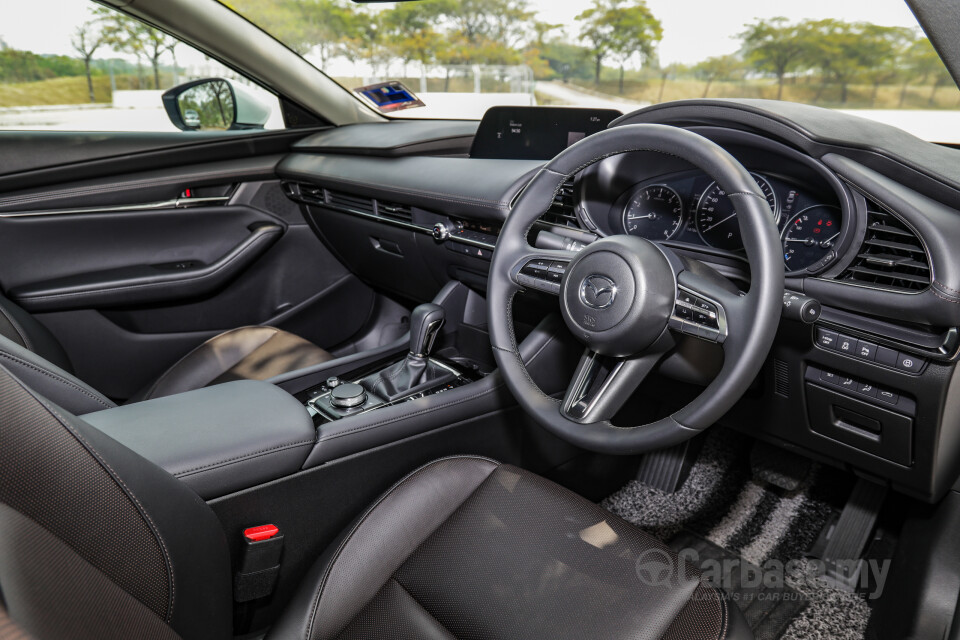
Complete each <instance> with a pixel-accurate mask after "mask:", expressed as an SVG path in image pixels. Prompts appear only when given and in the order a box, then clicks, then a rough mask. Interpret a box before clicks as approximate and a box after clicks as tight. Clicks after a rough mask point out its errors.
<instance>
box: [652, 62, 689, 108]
mask: <svg viewBox="0 0 960 640" xmlns="http://www.w3.org/2000/svg"><path fill="white" fill-rule="evenodd" d="M684 68H685V67H684V66H683V65H682V64H679V63H677V62H674V63H672V64H668V65H667V66H665V67H661V66H660V65H659V64H658V65H657V75H658V76H660V89H659V90H658V91H657V102H663V90H664V89H665V88H666V86H667V80H670V79H671V78H675V77H677V75H679V74H680V72H682V71H683V70H684Z"/></svg>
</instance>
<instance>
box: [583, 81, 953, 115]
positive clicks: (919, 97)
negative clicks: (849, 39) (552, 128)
mask: <svg viewBox="0 0 960 640" xmlns="http://www.w3.org/2000/svg"><path fill="white" fill-rule="evenodd" d="M577 84H578V86H582V87H584V88H585V89H589V90H592V91H600V92H602V93H606V94H609V95H612V96H621V97H623V98H627V99H629V100H634V101H636V102H661V101H662V102H668V101H670V100H681V99H685V98H702V97H703V94H704V90H705V89H706V87H707V83H706V82H702V81H699V80H686V79H684V80H667V82H666V84H665V85H664V87H663V95H662V98H661V97H660V80H659V79H652V80H649V81H641V80H627V81H626V82H625V83H624V92H623V94H620V91H619V86H618V83H617V81H616V80H601V82H600V84H599V85H595V84H593V83H589V82H582V81H581V82H578V83H577ZM901 90H902V87H900V86H899V85H896V86H895V85H882V86H880V87H879V88H878V89H877V92H876V97H875V98H874V88H873V87H872V86H870V85H849V86H848V87H847V102H846V103H842V102H841V100H840V95H841V92H840V86H839V85H834V84H828V85H826V86H824V87H821V85H820V83H819V82H818V81H816V80H813V79H811V80H809V81H803V80H800V81H797V82H788V83H787V84H785V85H784V87H783V99H784V100H789V101H790V102H803V103H806V104H816V105H820V106H823V107H834V108H837V107H843V108H845V109H900V108H902V109H958V108H960V92H958V91H957V89H956V88H955V87H953V86H946V85H944V86H942V87H940V88H939V89H937V91H936V92H935V93H934V92H933V87H932V86H920V85H917V86H909V87H907V91H906V94H905V96H904V100H903V104H902V105H901V104H900V93H901ZM931 94H933V96H934V100H933V102H932V103H931V102H930V96H931ZM707 97H709V98H768V99H776V97H777V85H776V82H773V81H766V80H749V81H745V82H714V83H712V84H711V85H710V90H709V93H708V94H707Z"/></svg>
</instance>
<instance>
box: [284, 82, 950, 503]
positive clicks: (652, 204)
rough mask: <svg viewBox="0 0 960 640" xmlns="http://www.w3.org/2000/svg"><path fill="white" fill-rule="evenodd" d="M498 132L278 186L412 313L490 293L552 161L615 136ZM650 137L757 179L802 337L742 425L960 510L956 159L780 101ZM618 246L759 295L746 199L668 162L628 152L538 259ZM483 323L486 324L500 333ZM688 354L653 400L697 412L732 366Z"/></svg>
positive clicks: (590, 174) (288, 176)
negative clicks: (523, 202) (678, 143)
mask: <svg viewBox="0 0 960 640" xmlns="http://www.w3.org/2000/svg"><path fill="white" fill-rule="evenodd" d="M496 115H497V117H496V118H491V119H490V120H489V121H488V122H487V123H486V124H487V125H488V126H487V127H486V128H484V126H483V124H481V125H480V127H479V129H482V131H481V130H478V128H477V125H476V124H474V125H470V124H469V123H443V124H439V123H436V122H423V123H417V122H412V121H411V122H402V123H392V124H388V125H379V124H378V125H358V126H356V127H354V128H352V130H343V129H341V130H333V131H329V132H322V133H318V134H314V135H313V136H311V137H309V138H307V139H305V140H303V141H302V142H300V143H298V144H297V146H296V148H295V150H294V152H293V153H291V154H289V155H288V156H287V157H285V158H284V159H283V160H282V162H281V163H280V164H279V165H278V169H277V172H278V174H279V175H280V177H281V179H283V180H284V181H285V185H286V188H287V192H288V195H290V197H292V198H293V199H295V200H296V201H298V202H299V203H301V205H303V206H304V207H305V210H306V215H307V216H308V222H310V224H311V225H312V226H313V227H314V229H315V231H316V232H317V233H318V234H319V235H320V237H321V238H322V239H323V240H324V241H325V242H328V243H329V245H330V246H331V247H334V248H336V249H337V251H338V255H340V256H341V257H342V259H343V261H344V263H345V264H347V265H348V266H350V268H351V269H352V270H354V271H355V272H356V273H357V274H358V275H359V276H360V277H362V278H363V279H364V280H366V281H368V282H370V283H374V284H375V285H376V286H378V287H380V288H382V289H384V290H385V291H390V292H394V293H396V294H397V295H398V296H401V297H404V298H407V299H413V300H423V299H430V297H431V296H433V295H434V294H435V293H436V291H437V290H439V288H440V287H442V286H444V284H445V283H446V282H447V281H448V280H449V279H451V278H455V279H457V280H458V281H460V282H463V283H465V284H467V285H468V286H470V287H472V288H475V289H476V290H477V291H484V290H485V287H486V281H487V274H488V270H489V264H490V263H489V261H490V258H491V256H492V255H493V253H494V252H495V251H496V245H497V240H498V234H499V231H500V229H501V225H502V224H503V222H504V220H506V219H507V217H508V216H509V215H510V212H511V209H512V208H513V205H514V203H515V202H516V201H517V199H518V198H519V197H521V193H522V192H523V190H524V188H525V187H526V185H527V184H529V182H530V180H531V178H532V177H533V176H534V175H535V174H536V173H537V172H538V171H540V170H541V169H542V167H543V163H544V160H543V159H542V158H544V157H546V156H547V155H549V154H550V153H554V152H557V151H559V150H561V149H563V148H565V147H566V146H567V145H569V144H570V143H572V142H574V141H575V140H577V139H579V138H580V137H581V136H582V135H588V134H589V132H590V131H591V127H596V126H600V123H602V122H603V121H604V120H605V119H606V118H607V117H611V116H612V114H598V113H593V114H590V113H576V114H574V113H570V112H567V111H556V112H553V111H550V112H548V113H547V115H549V116H550V117H549V118H548V119H546V120H544V119H543V118H542V115H543V112H541V111H537V112H533V111H529V112H517V111H514V112H505V113H499V114H496ZM631 124H657V125H670V126H677V127H682V128H685V129H687V130H689V131H692V132H695V133H698V134H700V135H702V136H704V137H707V138H709V139H710V140H712V141H713V142H715V143H716V144H718V145H720V146H721V147H722V148H723V149H725V150H726V151H727V152H729V153H730V154H731V155H732V156H733V157H734V158H735V159H736V160H737V161H738V162H740V163H741V164H742V165H743V166H744V167H745V168H746V169H747V170H748V171H749V172H750V173H751V174H752V175H753V177H754V179H755V180H756V181H757V184H758V187H759V189H760V191H761V193H762V194H763V196H764V197H765V199H766V201H767V204H768V206H769V209H770V216H771V218H772V220H773V221H774V222H775V223H776V225H777V229H778V232H779V236H780V241H781V247H782V249H783V254H782V255H783V261H784V269H785V273H786V276H787V277H786V281H785V284H786V288H787V295H785V298H784V309H785V311H784V313H785V316H784V320H783V321H782V322H781V324H780V327H779V330H778V334H777V339H776V341H775V343H774V347H773V349H772V351H771V354H770V357H769V361H768V365H767V367H766V369H765V370H764V373H763V374H762V375H761V376H759V378H758V380H757V384H756V387H755V389H754V390H753V391H752V392H751V394H749V395H748V396H747V397H745V398H744V399H743V400H741V403H740V405H738V407H737V408H736V409H735V410H734V411H732V412H731V413H730V414H729V415H728V416H726V417H725V418H724V420H723V421H722V422H724V424H726V425H728V426H731V427H734V428H737V429H741V430H744V431H748V432H749V433H751V434H753V435H757V436H762V437H763V438H766V439H769V440H771V441H774V442H779V443H786V444H788V445H790V446H791V447H794V448H795V449H797V450H800V451H805V452H808V453H811V454H814V455H815V456H817V457H820V458H823V459H826V460H830V461H833V462H836V463H839V464H842V465H847V466H849V467H852V468H854V469H857V470H859V471H860V472H863V473H865V474H869V475H871V476H873V477H879V478H884V479H886V480H887V481H888V482H890V483H891V485H892V486H893V487H895V488H897V489H898V490H900V491H903V492H906V493H908V494H910V495H913V496H916V497H918V498H921V499H925V500H930V499H936V498H937V497H938V496H942V495H943V492H944V491H946V490H948V489H949V487H950V486H952V483H953V481H954V480H955V478H956V477H957V476H958V474H960V440H958V439H957V438H956V425H957V424H958V421H960V409H958V407H960V403H958V402H957V393H958V391H957V389H960V386H958V385H960V376H958V375H957V372H958V371H960V369H958V367H957V361H958V359H960V256H958V254H957V251H956V247H957V246H960V162H957V153H958V152H957V151H956V150H955V149H948V148H945V147H939V146H937V145H932V144H929V143H925V142H923V141H920V140H917V139H915V138H912V137H910V136H908V135H907V134H905V133H903V132H899V131H898V130H895V129H892V128H890V127H886V126H885V125H880V124H878V123H872V122H869V121H867V120H862V119H859V118H854V117H853V116H850V115H848V114H843V113H839V112H833V111H829V110H825V109H819V108H816V107H808V106H806V105H796V104H791V103H779V102H772V101H750V100H736V101H710V100H703V101H683V102H678V103H670V104H665V105H660V106H654V107H649V108H647V109H643V110H641V111H638V112H635V113H633V114H630V115H628V116H624V117H622V118H619V119H617V120H616V121H614V122H612V123H611V125H610V126H611V127H617V126H626V125H631ZM471 126H472V127H473V128H472V129H471ZM440 127H443V129H442V130H441V129H440ZM385 141H389V142H390V145H391V146H389V147H387V148H385V147H384V146H383V145H384V144H386V142H385ZM485 143H487V145H486V147H485V146H484V144H485ZM457 145H459V146H457ZM620 234H634V235H637V236H641V237H644V238H647V239H649V240H651V241H654V242H657V243H659V244H662V245H664V246H669V247H671V248H673V249H675V253H677V254H678V255H679V256H680V257H681V258H682V259H684V260H691V261H699V262H703V263H705V264H707V265H709V266H711V267H712V268H714V269H715V270H716V271H718V272H719V273H721V274H722V275H723V276H725V277H727V278H728V279H730V280H731V281H733V282H734V283H735V284H736V285H737V286H739V287H741V288H742V289H743V290H745V291H746V290H748V289H749V286H750V264H749V262H748V260H747V258H746V254H745V252H744V251H743V249H742V247H741V242H740V236H739V219H738V218H737V215H736V211H735V210H734V208H733V207H732V206H731V203H730V200H729V199H728V198H727V195H726V193H725V192H724V191H723V189H722V188H720V187H718V186H717V185H716V184H714V181H713V179H712V178H711V177H709V176H708V175H706V174H705V173H704V172H703V171H701V170H700V169H698V168H697V167H695V166H693V165H691V164H689V163H686V162H684V161H681V160H679V159H677V158H674V157H672V156H668V155H665V154H658V153H655V152H645V151H632V152H626V153H621V154H618V155H614V156H611V157H607V158H604V159H602V160H600V161H598V162H596V163H594V164H593V165H591V166H589V167H587V168H585V169H583V170H582V171H580V172H578V173H577V174H576V175H575V176H572V177H571V178H570V179H569V180H568V182H567V183H566V184H564V185H561V188H560V189H559V190H558V192H557V193H556V194H555V200H554V202H553V204H552V205H551V206H550V207H549V208H548V210H547V211H545V213H544V216H543V218H542V219H541V222H540V223H539V224H537V225H534V227H533V228H532V229H531V231H530V233H529V235H528V238H527V240H528V242H529V243H530V244H531V245H532V246H535V247H538V248H542V249H566V250H569V251H576V250H578V249H581V248H583V247H584V246H586V245H588V244H590V243H591V242H593V241H595V240H596V239H597V238H599V237H604V236H610V235H620ZM528 294H529V295H528ZM536 295H538V294H536V292H533V293H530V292H527V293H525V294H521V295H520V296H518V298H517V302H518V305H519V306H518V309H519V308H520V307H521V306H522V305H524V304H528V305H531V306H530V307H529V312H530V313H529V315H530V318H537V317H542V315H541V314H542V310H543V309H544V308H549V306H547V307H542V306H537V304H538V303H546V304H547V305H549V303H550V300H546V301H544V300H539V301H538V300H537V299H536ZM797 296H804V297H807V298H811V299H813V300H815V301H816V302H818V303H819V304H820V305H821V306H822V313H821V315H820V317H819V319H818V320H816V321H815V323H814V324H813V325H811V324H805V323H804V322H802V321H800V320H798V319H796V318H791V317H790V316H788V315H787V307H788V306H789V304H790V302H791V300H793V299H796V297H797ZM475 321H476V324H477V325H478V326H480V325H482V324H483V314H482V312H480V311H478V312H477V314H475ZM690 344H691V342H684V343H682V344H680V345H679V346H678V349H677V352H676V353H675V354H674V355H673V356H671V360H670V361H669V362H665V363H664V366H663V367H662V368H661V373H662V378H663V380H662V381H661V380H651V383H652V384H653V385H654V387H653V388H651V390H650V391H651V398H652V399H653V400H655V401H660V400H662V399H663V398H670V397H672V395H673V394H676V393H679V389H680V388H681V387H678V386H677V385H676V381H677V380H679V381H681V382H686V383H687V384H688V385H693V386H696V385H702V383H701V382H699V381H698V380H697V375H698V374H699V373H700V372H701V371H709V370H711V367H715V366H718V358H717V357H716V354H715V353H711V352H710V351H709V349H710V347H711V346H712V345H706V346H705V347H703V348H702V349H694V348H693V347H692V346H690ZM694 346H699V345H694ZM661 383H662V384H661ZM658 385H659V386H658Z"/></svg>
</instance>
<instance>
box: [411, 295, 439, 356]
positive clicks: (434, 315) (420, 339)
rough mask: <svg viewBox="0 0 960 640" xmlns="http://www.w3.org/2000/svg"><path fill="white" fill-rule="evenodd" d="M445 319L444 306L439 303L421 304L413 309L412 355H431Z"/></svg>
mask: <svg viewBox="0 0 960 640" xmlns="http://www.w3.org/2000/svg"><path fill="white" fill-rule="evenodd" d="M443 320H444V311H443V307H441V306H440V305H438V304H429V303H428V304H421V305H420V306H418V307H417V308H416V309H414V310H413V313H412V314H411V315H410V355H412V356H414V357H416V358H426V357H427V356H429V355H430V351H431V350H432V349H433V343H434V341H435V340H436V339H437V334H438V333H439V332H440V327H442V326H443Z"/></svg>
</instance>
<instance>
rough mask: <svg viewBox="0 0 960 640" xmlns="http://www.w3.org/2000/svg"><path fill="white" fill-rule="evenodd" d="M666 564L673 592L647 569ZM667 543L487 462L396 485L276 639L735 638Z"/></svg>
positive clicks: (348, 534)
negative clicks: (644, 570)
mask: <svg viewBox="0 0 960 640" xmlns="http://www.w3.org/2000/svg"><path fill="white" fill-rule="evenodd" d="M652 558H656V560H657V561H659V562H661V563H662V565H663V568H664V569H665V570H667V571H669V572H670V576H671V579H670V581H669V583H668V584H653V583H651V582H650V581H647V580H644V579H643V577H642V574H641V573H640V572H638V570H637V566H638V565H640V564H641V563H643V562H647V561H648V559H652ZM704 589H705V587H703V586H702V585H701V583H700V581H699V576H698V575H697V573H696V571H695V570H694V569H693V568H692V567H690V566H688V565H686V564H685V563H683V562H682V561H681V560H679V559H678V558H677V556H676V555H675V554H673V552H671V551H670V550H669V549H667V548H666V547H665V546H663V545H662V543H660V542H658V541H656V540H654V539H653V538H651V537H650V536H648V535H647V534H645V533H642V532H641V531H639V530H638V529H636V528H634V527H633V526H632V525H629V524H628V523H626V522H624V521H623V520H620V519H619V518H617V517H616V516H613V515H611V514H610V513H608V512H606V511H604V510H602V509H600V508H599V507H598V506H596V505H595V504H593V503H590V502H588V501H586V500H584V499H583V498H581V497H579V496H577V495H575V494H572V493H570V492H568V491H566V490H564V489H561V488H560V487H559V486H557V485H554V484H553V483H550V482H549V481H547V480H545V479H543V478H539V477H537V476H534V475H532V474H529V473H527V472H525V471H522V470H520V469H517V468H514V467H508V466H501V465H499V464H497V463H495V462H493V461H490V460H487V459H484V458H476V457H454V458H445V459H441V460H438V461H435V462H433V463H430V464H428V465H426V466H424V467H422V468H421V469H419V470H417V471H414V472H413V473H411V474H410V475H408V476H407V477H406V478H404V479H403V480H401V481H400V482H399V483H397V484H396V485H395V486H394V487H393V488H392V489H391V490H389V491H388V492H387V493H386V494H384V496H383V497H381V498H380V500H378V501H377V502H375V503H374V505H373V506H371V508H370V509H369V510H368V511H367V512H366V513H365V514H363V515H362V516H360V517H359V518H358V519H357V521H356V522H355V523H354V525H353V526H352V527H350V528H348V529H347V530H346V531H345V532H344V535H343V536H341V538H340V540H339V541H338V542H336V543H335V544H333V545H331V547H330V548H329V549H328V551H327V552H325V553H324V555H323V557H321V558H320V560H318V562H317V563H316V565H315V566H314V568H313V569H312V570H311V572H310V573H309V574H308V576H307V578H306V579H305V580H304V582H303V584H302V587H301V590H300V592H299V593H298V595H297V596H296V598H295V599H294V600H293V602H291V604H290V606H289V608H288V609H287V611H286V613H285V614H284V616H283V617H282V618H281V620H280V621H279V622H278V623H277V624H276V625H275V626H274V627H273V629H271V631H270V633H269V634H268V636H267V638H268V640H285V639H287V638H290V639H293V638H297V639H303V640H325V639H328V638H421V637H429V638H451V637H456V638H484V639H497V638H504V639H506V638H541V637H542V638H588V637H589V638H601V637H602V638H611V639H615V638H644V639H650V640H656V639H659V638H661V637H663V636H664V635H665V634H667V636H668V637H681V636H671V635H669V633H668V632H670V631H671V630H673V629H675V627H674V623H675V622H676V621H678V620H682V621H683V629H684V630H687V631H688V633H686V634H685V635H683V636H682V637H684V638H685V640H709V639H716V640H720V639H721V638H728V637H734V638H737V639H738V640H740V639H742V638H748V637H751V636H749V635H748V636H743V635H740V634H738V635H735V636H731V635H729V633H728V632H729V631H730V630H731V626H730V625H729V620H728V616H727V613H726V611H725V609H724V607H723V606H722V599H720V598H716V597H714V598H713V599H712V600H710V601H709V602H706V604H702V603H701V602H700V601H696V600H694V595H695V594H697V593H699V592H700V591H702V590H704Z"/></svg>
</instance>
